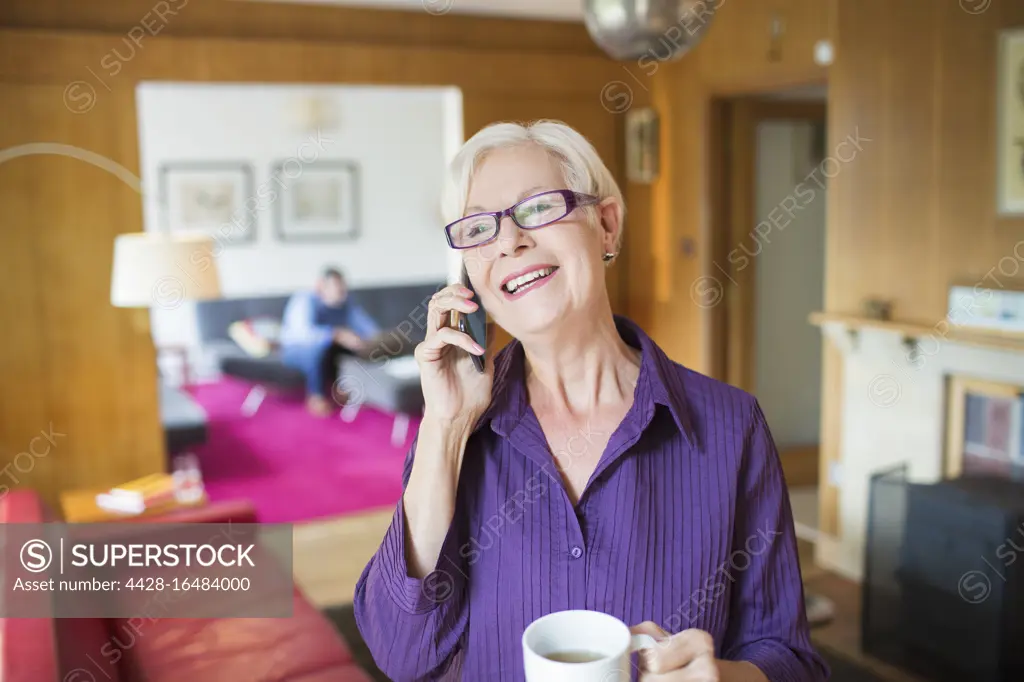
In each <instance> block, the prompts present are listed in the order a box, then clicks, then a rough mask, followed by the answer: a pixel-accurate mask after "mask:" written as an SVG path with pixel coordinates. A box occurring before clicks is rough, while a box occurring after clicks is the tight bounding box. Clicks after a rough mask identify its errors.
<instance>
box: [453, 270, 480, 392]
mask: <svg viewBox="0 0 1024 682" xmlns="http://www.w3.org/2000/svg"><path fill="white" fill-rule="evenodd" d="M460 281H461V283H462V286H464V287H466V288H467V289H469V290H470V291H472V292H473V302H474V303H476V305H477V309H476V312H472V313H469V314H466V313H463V312H462V311H459V310H453V311H452V326H453V327H455V328H456V329H458V330H459V331H460V332H462V333H463V334H467V335H468V336H469V338H471V339H473V341H475V342H476V343H478V344H479V345H480V346H481V347H482V348H483V349H484V354H483V355H474V354H472V353H470V357H471V358H473V365H474V366H475V367H476V369H477V371H478V372H480V373H481V374H483V373H484V372H485V371H487V352H486V351H487V312H486V311H485V310H484V306H483V303H481V302H480V296H478V295H477V293H476V290H475V289H474V288H473V285H472V284H471V283H470V281H469V273H468V272H466V268H462V277H461V280H460Z"/></svg>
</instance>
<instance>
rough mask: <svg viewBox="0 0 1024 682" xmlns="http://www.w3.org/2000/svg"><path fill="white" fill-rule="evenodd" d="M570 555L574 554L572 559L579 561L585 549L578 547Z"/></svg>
mask: <svg viewBox="0 0 1024 682" xmlns="http://www.w3.org/2000/svg"><path fill="white" fill-rule="evenodd" d="M569 554H572V558H573V559H579V558H580V557H581V556H583V549H582V548H581V547H578V546H577V547H573V548H572V551H571V552H569Z"/></svg>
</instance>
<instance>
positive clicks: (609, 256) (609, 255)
mask: <svg viewBox="0 0 1024 682" xmlns="http://www.w3.org/2000/svg"><path fill="white" fill-rule="evenodd" d="M613 258H615V254H614V253H609V252H607V251H606V252H605V254H604V256H602V257H601V260H603V261H604V262H605V263H608V262H610V261H611V260H612V259H613Z"/></svg>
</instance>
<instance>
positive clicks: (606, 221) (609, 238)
mask: <svg viewBox="0 0 1024 682" xmlns="http://www.w3.org/2000/svg"><path fill="white" fill-rule="evenodd" d="M597 216H598V224H599V226H600V228H601V246H602V248H603V249H604V252H605V253H612V254H615V255H618V253H617V251H618V244H619V235H620V234H621V233H622V204H621V203H619V201H618V200H617V199H616V198H615V197H608V198H607V199H604V200H602V201H601V203H599V204H598V205H597Z"/></svg>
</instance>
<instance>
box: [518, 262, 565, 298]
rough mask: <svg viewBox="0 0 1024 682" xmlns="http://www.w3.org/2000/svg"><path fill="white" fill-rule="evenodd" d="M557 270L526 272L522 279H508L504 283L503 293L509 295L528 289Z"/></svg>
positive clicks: (544, 269) (545, 269) (546, 269)
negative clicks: (505, 292)
mask: <svg viewBox="0 0 1024 682" xmlns="http://www.w3.org/2000/svg"><path fill="white" fill-rule="evenodd" d="M557 269H558V268H542V269H540V270H534V271H533V272H528V273H526V274H525V275H523V276H522V277H516V278H515V279H510V280H509V281H508V282H506V283H505V291H507V292H508V293H510V294H514V293H516V292H517V291H521V290H523V289H529V288H530V287H531V286H533V285H534V284H536V283H537V282H539V281H540V280H542V279H544V278H545V277H547V276H548V275H550V274H552V273H553V272H554V271H555V270H557Z"/></svg>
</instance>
